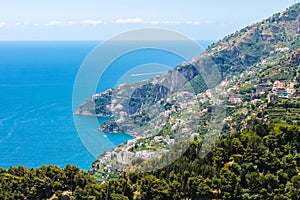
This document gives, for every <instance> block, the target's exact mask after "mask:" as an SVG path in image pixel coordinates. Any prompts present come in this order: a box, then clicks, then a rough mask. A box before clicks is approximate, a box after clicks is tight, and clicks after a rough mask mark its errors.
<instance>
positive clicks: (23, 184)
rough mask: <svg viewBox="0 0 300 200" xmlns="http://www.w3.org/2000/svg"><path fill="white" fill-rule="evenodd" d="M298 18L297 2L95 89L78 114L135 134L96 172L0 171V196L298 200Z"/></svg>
mask: <svg viewBox="0 0 300 200" xmlns="http://www.w3.org/2000/svg"><path fill="white" fill-rule="evenodd" d="M299 15H300V4H295V5H293V6H292V7H290V8H288V9H287V10H286V11H283V12H281V13H277V14H275V15H273V16H272V17H270V18H268V19H265V20H262V21H260V22H259V23H256V24H253V25H251V26H248V27H246V28H244V29H242V30H240V31H237V32H236V33H233V34H231V35H229V36H226V37H225V38H223V39H222V40H220V41H218V42H216V43H214V44H212V45H211V46H210V47H208V49H207V50H206V51H205V52H204V53H203V54H201V55H199V57H197V58H194V59H193V60H192V61H191V62H189V63H184V64H182V65H180V66H178V67H176V68H175V69H174V70H170V71H169V72H168V73H166V74H163V75H161V76H159V77H156V78H154V79H151V80H148V81H144V82H142V83H136V84H133V85H120V86H118V87H117V88H114V89H110V90H107V91H105V92H103V93H101V94H96V95H94V96H93V97H91V98H90V99H88V100H87V101H86V102H84V104H83V105H82V106H81V107H80V108H79V110H78V111H77V112H76V113H77V114H82V115H94V116H96V115H97V116H110V117H114V119H115V121H109V122H108V123H106V124H104V125H103V126H102V127H101V128H102V130H107V131H110V130H113V131H119V130H122V131H124V130H125V131H128V132H131V133H133V134H135V138H134V139H133V140H131V141H128V142H127V143H126V144H123V145H121V146H119V147H117V148H115V149H114V150H112V151H111V152H106V153H104V154H103V155H100V156H99V158H98V159H97V160H96V161H95V162H94V163H93V166H92V168H91V169H90V170H89V173H90V174H92V176H91V175H90V174H87V173H85V172H82V171H80V170H79V169H78V168H76V167H71V166H69V165H68V166H66V168H65V169H60V168H58V167H53V166H49V167H41V168H38V169H35V170H34V169H26V168H24V167H18V168H13V167H12V168H10V169H8V170H4V169H0V199H5V200H6V199H50V198H51V199H69V198H70V199H72V198H73V199H97V200H102V199H103V200H104V199H112V200H120V199H122V200H129V199H136V200H148V199H149V200H150V199H155V200H160V199H164V200H172V199H270V200H271V199H272V200H273V199H280V200H282V199H283V200H284V199H295V200H296V199H300V84H299V83H300V68H299V66H300V36H299V34H300V23H299V20H300V18H299ZM216 69H217V70H218V71H215V70H216ZM213 75H216V76H213ZM164 86H168V87H164ZM128 94H132V95H130V98H115V97H118V95H120V96H121V97H128ZM120 96H119V97H120ZM118 99H119V100H118ZM95 106H96V107H95ZM161 108H163V109H161ZM120 111H121V112H122V115H119V114H118V113H120ZM122 122H123V123H122ZM124 122H125V123H124ZM149 122H150V123H149ZM116 126H119V127H118V129H117V128H116ZM133 128H135V129H133ZM178 147H179V148H178ZM162 152H163V153H162ZM120 157H121V158H122V159H121V161H123V162H122V163H120V162H119V161H120V160H119V158H120ZM125 158H126V160H125ZM125 161H126V162H125ZM124 163H125V164H124ZM97 183H101V185H100V184H97Z"/></svg>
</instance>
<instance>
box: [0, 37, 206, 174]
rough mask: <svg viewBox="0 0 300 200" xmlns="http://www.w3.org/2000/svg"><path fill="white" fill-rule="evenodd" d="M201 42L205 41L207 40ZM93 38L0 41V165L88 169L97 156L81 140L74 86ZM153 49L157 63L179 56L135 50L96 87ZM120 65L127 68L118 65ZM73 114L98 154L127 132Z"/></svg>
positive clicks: (115, 77) (138, 74)
mask: <svg viewBox="0 0 300 200" xmlns="http://www.w3.org/2000/svg"><path fill="white" fill-rule="evenodd" d="M199 42H200V44H201V45H203V46H204V47H206V46H208V45H209V44H210V43H211V41H199ZM97 44H99V42H97V41H2V42H0V95H1V96H0V97H1V98H0V167H3V168H8V167H9V166H19V165H23V166H26V167H30V168H31V167H33V168H35V167H38V166H41V165H49V164H53V165H58V166H60V167H64V166H65V165H66V164H75V165H78V166H79V167H80V168H82V169H88V168H89V167H90V166H91V163H92V162H93V161H94V159H95V157H93V156H92V155H91V154H90V152H89V151H91V149H90V148H91V147H88V148H86V147H85V146H84V145H83V144H82V142H81V140H80V137H79V135H78V133H77V131H76V128H75V126H74V121H73V112H72V91H73V83H74V80H75V78H76V73H77V71H78V69H79V67H80V65H81V63H82V62H83V61H84V59H85V58H86V56H88V54H89V53H90V51H91V50H92V49H93V48H94V47H96V45H97ZM151 55H155V57H156V60H155V62H156V63H163V64H164V65H169V66H176V65H178V64H180V62H182V60H181V59H175V58H173V57H172V56H169V55H167V54H166V53H165V52H163V51H155V52H151V51H149V49H147V50H145V51H144V52H143V51H140V52H137V55H134V54H132V55H131V56H129V57H127V58H126V59H125V58H124V59H120V60H117V61H116V62H114V66H112V67H110V69H109V70H108V71H107V73H106V74H105V76H103V77H102V81H100V83H101V84H100V85H99V86H98V91H97V92H100V91H102V90H104V89H107V88H110V87H114V86H115V85H116V84H118V83H120V82H121V83H123V82H126V79H128V77H127V78H126V77H125V78H124V77H123V74H124V73H126V72H128V71H129V72H130V70H131V64H130V63H135V64H134V65H132V68H133V67H136V65H137V64H143V63H145V62H146V61H147V60H145V61H143V62H137V59H136V58H137V57H138V58H145V59H148V60H149V56H150V57H151ZM140 61H141V60H140ZM147 62H148V61H147ZM122 66H126V69H125V68H124V69H123V70H118V68H120V67H122ZM157 72H159V70H156V69H155V70H152V71H151V70H150V72H149V71H146V72H144V71H142V70H141V69H138V71H133V72H132V73H133V76H132V77H133V78H135V79H136V80H137V81H138V80H139V79H145V78H149V77H151V76H155V75H157ZM143 73H144V75H145V76H144V77H143V76H142V75H143ZM122 77H123V79H122ZM129 77H130V76H129ZM137 77H139V79H137ZM120 79H121V81H120ZM86 98H88V97H86ZM76 117H77V118H78V117H79V118H80V120H82V121H83V123H84V124H86V134H87V135H88V134H91V135H98V139H99V141H97V143H96V144H99V146H98V145H96V147H92V148H96V149H93V150H92V151H95V150H96V151H97V152H99V154H100V153H102V152H104V151H109V150H111V149H112V148H114V147H115V146H117V145H119V144H121V143H124V142H125V141H127V140H129V139H130V138H131V136H129V135H127V134H125V133H120V134H104V133H100V132H98V131H97V126H96V127H95V125H94V123H90V120H91V121H93V120H92V117H82V116H76ZM105 120H106V119H105V118H100V119H99V121H100V122H103V121H105ZM107 140H109V141H110V142H109V144H108V143H107ZM87 149H88V150H87Z"/></svg>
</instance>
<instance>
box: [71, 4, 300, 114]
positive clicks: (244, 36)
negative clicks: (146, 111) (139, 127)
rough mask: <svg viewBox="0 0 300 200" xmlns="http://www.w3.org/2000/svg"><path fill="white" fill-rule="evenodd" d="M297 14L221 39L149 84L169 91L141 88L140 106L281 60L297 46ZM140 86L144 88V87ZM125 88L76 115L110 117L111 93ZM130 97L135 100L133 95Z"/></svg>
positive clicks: (274, 18) (290, 11)
mask: <svg viewBox="0 0 300 200" xmlns="http://www.w3.org/2000/svg"><path fill="white" fill-rule="evenodd" d="M299 13H300V9H299V4H295V5H294V6H292V7H290V8H289V9H287V10H286V11H284V12H281V13H277V14H275V15H273V16H272V17H270V18H268V19H266V20H262V21H261V22H259V23H256V24H253V25H251V26H248V27H246V28H244V29H242V30H240V31H237V32H236V33H234V34H231V35H229V36H226V37H224V38H223V39H222V40H220V41H218V42H216V43H214V44H212V45H211V46H210V47H208V49H207V50H206V51H205V52H204V53H203V54H201V55H200V56H199V57H197V58H194V59H192V61H191V62H190V63H185V64H182V65H180V66H178V67H176V68H175V69H174V70H171V71H169V72H168V73H166V74H163V75H161V76H159V77H158V78H155V79H152V80H149V81H148V83H153V82H155V83H160V85H163V84H165V85H168V86H169V88H171V89H169V90H160V89H155V87H158V85H157V84H152V86H151V85H149V87H144V90H148V92H144V94H143V93H140V94H138V98H139V99H141V102H144V101H146V99H151V100H150V101H151V102H150V104H151V105H152V104H154V103H155V102H157V101H158V100H159V99H158V98H157V97H158V96H160V97H162V98H165V97H167V96H170V95H171V94H173V93H175V92H178V91H179V90H180V88H182V87H183V86H184V85H185V84H186V83H187V82H190V81H191V80H194V81H193V84H194V85H192V88H193V91H194V92H195V93H200V92H203V91H205V90H206V89H207V88H213V87H214V86H216V85H217V84H218V83H220V82H221V81H222V80H224V79H226V78H230V77H231V76H232V75H234V74H238V73H241V72H243V71H244V70H245V69H247V68H249V67H251V66H253V65H255V64H258V63H260V62H261V61H264V60H265V59H267V58H268V57H269V56H272V59H276V57H277V56H278V57H280V54H279V53H278V52H281V51H283V50H289V49H292V48H295V47H296V46H297V45H298V44H299V40H300V39H299V36H298V34H299V32H300V23H299V20H300V18H299V17H298V16H299ZM212 69H214V70H215V69H218V71H219V73H220V76H217V77H213V75H214V74H218V73H212V72H210V70H212ZM207 75H208V77H207ZM181 77H184V78H181ZM180 78H181V79H180ZM203 79H204V80H203ZM140 84H141V85H144V84H145V83H140ZM126 87H128V86H119V87H118V88H116V89H113V90H109V91H105V92H103V93H100V94H98V95H96V96H94V97H93V98H90V99H89V100H87V101H86V102H85V103H84V104H83V105H81V106H80V108H79V109H78V110H77V111H76V114H82V115H99V116H112V112H111V110H110V105H111V99H112V95H113V92H112V91H114V92H116V93H118V91H122V90H124V91H126V90H127V89H128V88H126ZM134 87H135V88H138V87H139V86H138V85H135V86H134ZM149 91H151V92H150V95H151V96H149V95H148V96H147V95H146V93H149ZM132 97H133V98H136V97H135V96H134V95H133V96H132ZM141 102H140V103H138V104H133V105H131V108H127V109H128V110H130V113H129V114H134V113H141V107H140V105H141ZM124 110H125V109H124ZM124 110H123V111H124ZM126 112H127V113H128V112H129V111H126Z"/></svg>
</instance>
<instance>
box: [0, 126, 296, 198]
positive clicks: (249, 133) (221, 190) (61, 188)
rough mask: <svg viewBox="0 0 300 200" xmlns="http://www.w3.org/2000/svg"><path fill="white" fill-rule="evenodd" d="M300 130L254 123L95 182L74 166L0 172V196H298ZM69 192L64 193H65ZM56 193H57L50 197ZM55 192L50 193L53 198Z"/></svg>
mask: <svg viewBox="0 0 300 200" xmlns="http://www.w3.org/2000/svg"><path fill="white" fill-rule="evenodd" d="M299 141H300V128H299V126H294V125H288V124H282V123H277V124H270V125H266V124H255V125H253V126H251V127H249V128H247V129H245V130H244V131H241V132H236V133H233V134H231V135H228V136H223V137H221V138H220V139H219V140H218V141H217V142H216V145H215V147H214V148H213V149H212V151H211V152H210V153H209V154H208V155H207V156H206V157H204V158H199V156H198V155H199V149H200V147H201V145H199V144H197V143H193V144H192V145H191V146H190V147H189V149H188V150H187V151H186V152H185V153H184V155H183V156H181V157H180V158H179V159H178V160H177V161H176V162H175V163H173V164H171V165H169V166H167V167H165V168H163V169H161V170H158V171H154V172H149V173H145V174H134V173H133V174H125V173H123V174H122V175H121V177H120V178H118V179H116V180H111V181H110V182H109V183H106V184H103V185H98V184H96V182H95V180H94V179H93V178H92V177H91V176H90V175H88V174H87V173H85V172H82V171H80V170H79V169H78V168H76V167H71V166H66V168H65V169H60V168H57V167H54V166H49V167H41V168H38V169H35V170H33V169H26V168H24V167H18V168H10V169H8V170H4V169H2V170H1V171H0V176H1V179H0V181H1V182H0V183H1V184H0V185H1V187H0V190H1V192H0V199H45V198H50V197H52V199H55V198H56V199H58V198H60V197H61V196H62V194H68V195H69V196H72V198H75V199H99V200H100V199H157V200H159V199H165V200H167V199H170V200H171V199H299V198H300V153H299V152H300V142H299ZM66 191H68V193H66ZM54 194H55V195H54ZM53 195H54V196H53Z"/></svg>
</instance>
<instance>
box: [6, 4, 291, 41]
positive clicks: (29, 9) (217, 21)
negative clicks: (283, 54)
mask: <svg viewBox="0 0 300 200" xmlns="http://www.w3.org/2000/svg"><path fill="white" fill-rule="evenodd" d="M1 1H2V2H1V7H0V40H103V39H109V38H110V37H112V36H114V35H116V34H118V33H121V32H124V31H128V30H132V29H137V28H145V27H159V28H167V29H171V30H175V31H179V32H181V33H183V34H185V35H187V36H189V37H191V38H192V39H196V40H199V39H202V40H210V39H211V40H217V39H220V38H221V37H223V36H225V35H227V34H229V33H232V32H234V31H236V30H238V29H240V28H243V27H244V26H247V25H250V24H252V23H254V22H257V21H259V20H261V19H262V18H267V17H269V16H270V15H272V14H273V13H275V12H279V11H282V10H285V9H286V8H287V7H288V6H290V5H292V4H293V3H294V2H295V0H186V1H183V0H109V1H103V0H52V1H40V0H26V1H24V0H23V1H21V0H10V1H4V0H1Z"/></svg>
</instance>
